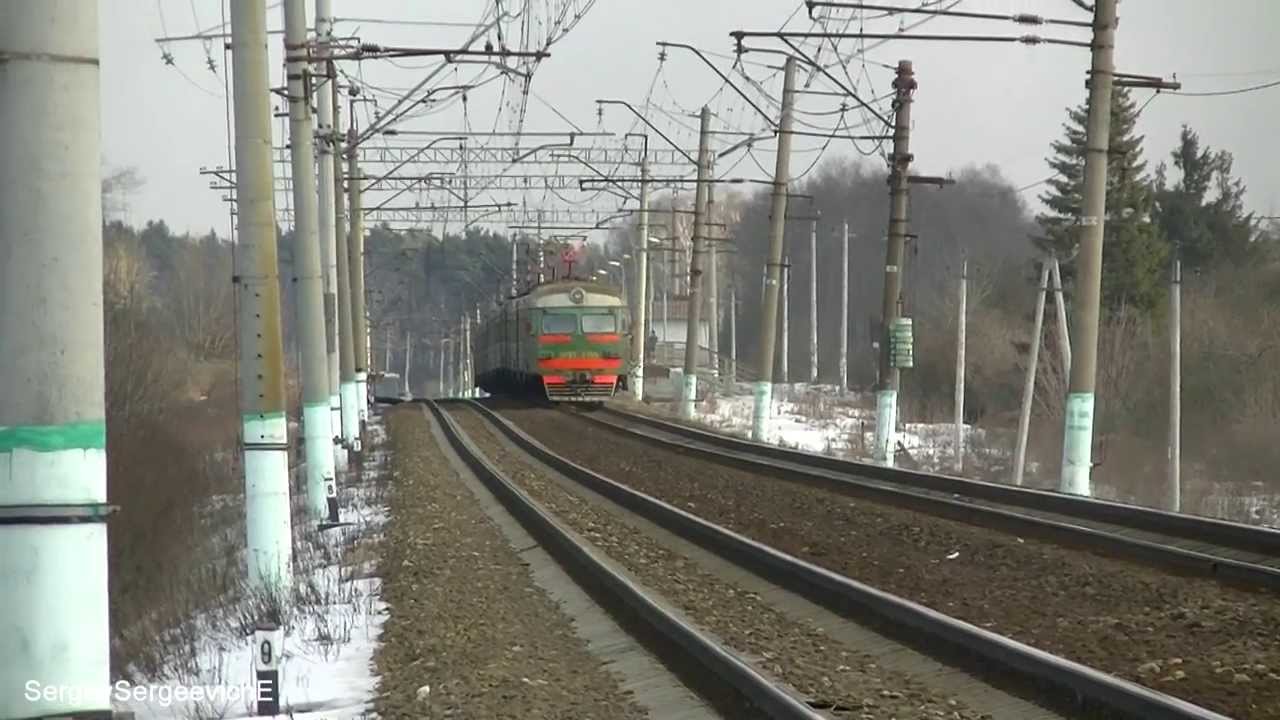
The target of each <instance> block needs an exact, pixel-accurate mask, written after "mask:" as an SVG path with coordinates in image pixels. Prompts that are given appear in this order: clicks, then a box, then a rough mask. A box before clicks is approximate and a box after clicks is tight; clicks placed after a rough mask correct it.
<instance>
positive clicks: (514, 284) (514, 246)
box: [508, 235, 520, 297]
mask: <svg viewBox="0 0 1280 720" xmlns="http://www.w3.org/2000/svg"><path fill="white" fill-rule="evenodd" d="M519 247H520V244H519V241H517V240H516V236H515V235H512V236H511V291H510V293H509V294H508V297H515V296H516V295H519V294H520V280H519V277H520V276H519V275H518V274H517V273H519V271H520V269H519V266H520V261H519V257H518V256H519Z"/></svg>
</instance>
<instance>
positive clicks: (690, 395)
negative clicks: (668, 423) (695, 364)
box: [680, 373, 698, 420]
mask: <svg viewBox="0 0 1280 720" xmlns="http://www.w3.org/2000/svg"><path fill="white" fill-rule="evenodd" d="M697 397H698V376H697V375H695V374H693V373H690V374H688V375H685V376H684V380H683V383H682V389H681V391H680V417H682V418H684V419H685V420H692V419H693V406H694V401H695V400H696V399H697Z"/></svg>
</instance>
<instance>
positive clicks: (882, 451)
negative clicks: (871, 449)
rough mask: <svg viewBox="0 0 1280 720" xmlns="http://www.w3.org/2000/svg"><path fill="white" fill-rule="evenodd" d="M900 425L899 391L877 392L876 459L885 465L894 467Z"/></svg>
mask: <svg viewBox="0 0 1280 720" xmlns="http://www.w3.org/2000/svg"><path fill="white" fill-rule="evenodd" d="M897 426H898V391H897V390H881V391H879V392H877V393H876V450H875V460H876V462H878V463H881V464H882V465H884V466H885V467H893V463H894V455H895V450H896V449H897V444H898V443H897V438H896V437H895V434H896V433H895V429H896V428H897Z"/></svg>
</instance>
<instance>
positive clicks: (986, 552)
mask: <svg viewBox="0 0 1280 720" xmlns="http://www.w3.org/2000/svg"><path fill="white" fill-rule="evenodd" d="M501 412H502V414H503V415H504V416H506V417H507V418H508V419H510V420H513V421H514V422H515V423H516V424H517V425H518V426H519V427H520V428H521V429H523V430H524V431H525V432H526V433H528V434H529V435H531V436H532V437H534V438H535V439H537V440H538V441H539V442H541V443H543V444H544V445H546V446H547V447H548V448H549V449H551V450H553V451H555V452H557V453H560V454H562V455H564V456H566V457H569V458H571V459H573V460H574V461H575V462H578V463H580V464H582V465H584V466H586V467H589V468H591V469H592V470H595V471H596V472H599V473H601V474H603V475H605V476H607V477H609V478H611V479H613V480H616V481H618V482H622V483H626V484H627V485H629V486H631V487H633V488H635V489H637V490H640V491H642V492H645V493H647V494H650V495H653V496H654V497H657V498H660V499H662V500H665V501H666V502H669V503H672V504H674V505H677V506H679V507H682V508H685V509H686V510H689V511H690V512H695V513H697V514H699V515H701V516H703V517H705V518H707V519H708V520H710V521H712V522H715V523H718V524H721V525H724V526H726V527H729V528H732V529H733V530H735V531H737V532H740V533H742V534H744V535H747V536H748V537H751V538H753V539H755V540H757V541H760V542H763V543H766V544H769V545H772V546H773V547H776V548H778V549H780V550H782V551H784V552H787V553H790V554H792V555H795V556H797V557H800V558H804V559H806V560H808V561H810V562H813V563H816V564H818V565H822V566H824V567H827V568H829V569H831V570H833V571H835V572H839V573H841V574H844V575H846V576H848V577H851V578H854V579H857V580H860V581H862V582H865V583H867V584H869V585H872V586H875V587H877V588H880V589H882V590H885V591H888V592H891V593H894V594H897V595H900V596H902V597H905V598H907V599H910V600H914V601H916V602H919V603H922V604H924V605H927V606H929V607H932V608H934V609H936V610H938V611H941V612H945V613H946V614H948V615H951V616H953V617H957V618H960V619H963V620H966V621H968V622H970V623H973V624H975V625H978V626H980V627H983V628H986V629H988V630H991V631H993V632H998V633H1001V634H1003V635H1006V636H1009V637H1012V638H1015V639H1017V640H1020V641H1022V642H1024V643H1027V644H1029V645H1032V646H1034V647H1038V648H1040V649H1042V650H1045V651H1048V652H1051V653H1054V654H1057V655H1060V656H1062V657H1066V658H1069V659H1072V660H1075V661H1077V662H1080V663H1083V664H1085V665H1089V666H1092V667H1095V668H1098V669H1100V670H1103V671H1106V672H1109V673H1112V674H1115V675H1118V676H1120V677H1124V678H1126V679H1129V680H1131V681H1134V682H1139V683H1143V684H1145V685H1148V686H1150V687H1152V688H1155V689H1157V690H1160V691H1162V692H1166V693H1168V694H1170V695H1174V696H1177V697H1181V698H1183V699H1185V700H1188V701H1190V702H1194V703H1196V704H1198V705H1202V706H1204V707H1206V708H1209V709H1212V710H1215V711H1217V712H1220V713H1223V714H1226V715H1229V716H1231V717H1234V718H1240V719H1242V720H1243V719H1245V718H1277V717H1280V597H1277V595H1276V594H1274V593H1268V592H1265V591H1258V592H1249V591H1245V590H1238V589H1234V588H1228V587H1224V586H1223V585H1221V584H1220V583H1217V582H1215V581H1212V580H1206V579H1200V578H1188V577H1181V576H1177V575H1173V574H1168V573H1164V572H1161V571H1159V570H1156V569H1152V568H1149V567H1146V566H1142V565H1138V564H1136V563H1130V562H1126V561H1122V560H1114V559H1111V558H1105V557H1100V556H1098V555H1094V554H1091V553H1086V552H1081V551H1076V550H1071V549H1067V548H1063V547H1060V546H1056V545H1052V544H1049V543H1044V542H1039V541H1035V540H1031V539H1026V540H1023V539H1021V538H1015V537H1013V536H1010V535H1008V534H1005V533H1001V532H994V531H987V530H983V529H982V528H979V527H975V526H972V525H966V524H964V523H960V522H954V521H950V520H944V519H941V518H937V517H933V516H930V515H927V514H924V513H920V512H914V511H910V510H904V509H900V508H895V507H892V506H888V505H882V504H877V503H874V502H870V501H865V500H859V499H853V498H850V497H848V496H844V495H840V494H836V493H833V492H830V491H826V490H820V489H817V488H812V487H808V486H804V485H801V484H799V483H789V482H786V481H782V480H779V479H777V478H772V477H769V476H767V475H759V474H754V473H750V472H747V471H744V470H739V469H736V468H732V467H729V466H727V465H722V464H719V463H716V462H714V461H711V460H707V459H703V458H699V457H694V456H692V455H691V454H689V453H685V452H671V451H664V450H662V449H659V448H657V447H655V446H652V445H650V444H648V443H646V442H644V441H641V440H637V439H634V438H630V437H626V436H625V435H623V434H621V433H620V432H618V431H613V430H608V429H604V428H602V427H600V426H598V425H596V424H593V423H590V422H589V421H587V420H584V419H581V418H574V417H572V416H571V415H569V414H568V413H565V412H563V411H557V410H548V409H542V408H502V410H501Z"/></svg>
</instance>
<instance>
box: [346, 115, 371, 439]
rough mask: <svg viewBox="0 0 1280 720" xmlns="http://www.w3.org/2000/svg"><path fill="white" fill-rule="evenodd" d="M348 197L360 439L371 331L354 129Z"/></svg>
mask: <svg viewBox="0 0 1280 720" xmlns="http://www.w3.org/2000/svg"><path fill="white" fill-rule="evenodd" d="M348 137H349V138H350V139H351V142H349V143H348V147H347V166H348V173H347V175H348V177H347V196H348V204H349V205H350V207H351V222H350V227H351V232H350V234H349V236H348V237H347V270H348V271H350V273H351V281H350V283H351V339H352V341H353V343H352V352H353V355H354V359H355V370H356V398H355V400H356V407H357V408H358V415H357V417H358V419H359V423H360V424H359V429H358V432H359V435H360V437H361V439H362V440H361V442H362V443H363V437H364V426H365V423H366V422H368V420H369V329H368V318H367V317H366V316H365V308H364V300H365V298H364V199H363V195H364V194H363V192H362V191H363V189H364V188H363V187H362V184H363V183H364V177H363V176H361V174H360V150H359V148H357V147H355V146H354V141H355V137H356V134H355V127H354V125H353V126H352V127H351V128H350V129H349V130H348Z"/></svg>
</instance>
